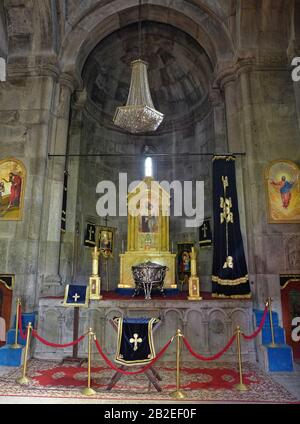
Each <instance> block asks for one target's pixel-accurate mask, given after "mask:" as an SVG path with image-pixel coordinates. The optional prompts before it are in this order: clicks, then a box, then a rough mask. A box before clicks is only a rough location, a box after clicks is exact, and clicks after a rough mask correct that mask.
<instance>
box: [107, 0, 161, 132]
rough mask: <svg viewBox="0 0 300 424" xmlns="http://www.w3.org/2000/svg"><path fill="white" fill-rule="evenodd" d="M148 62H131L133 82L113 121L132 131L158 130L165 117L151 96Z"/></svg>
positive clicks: (139, 60)
mask: <svg viewBox="0 0 300 424" xmlns="http://www.w3.org/2000/svg"><path fill="white" fill-rule="evenodd" d="M141 44H142V43H141V0H140V4H139V55H140V57H141ZM147 68H148V64H147V62H144V61H143V60H141V59H138V60H134V61H133V62H132V63H131V83H130V88H129V94H128V99H127V103H126V106H120V107H118V108H117V110H116V112H115V116H114V119H113V122H114V124H115V125H116V126H118V127H120V128H123V129H124V130H126V131H129V132H131V133H134V134H136V133H144V132H149V131H156V130H157V128H158V127H159V126H160V124H161V123H162V121H163V119H164V115H163V114H162V113H161V112H158V111H157V110H156V109H155V108H154V105H153V101H152V98H151V93H150V88H149V82H148V73H147Z"/></svg>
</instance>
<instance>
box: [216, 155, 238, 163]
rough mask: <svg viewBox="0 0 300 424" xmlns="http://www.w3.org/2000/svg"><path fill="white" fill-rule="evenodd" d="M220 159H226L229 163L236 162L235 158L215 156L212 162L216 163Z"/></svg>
mask: <svg viewBox="0 0 300 424" xmlns="http://www.w3.org/2000/svg"><path fill="white" fill-rule="evenodd" d="M219 159H226V161H227V162H229V161H230V160H233V161H235V160H236V158H235V156H214V157H213V159H212V160H213V161H215V160H219Z"/></svg>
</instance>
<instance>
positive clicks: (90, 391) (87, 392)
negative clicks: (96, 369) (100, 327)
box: [81, 328, 96, 396]
mask: <svg viewBox="0 0 300 424" xmlns="http://www.w3.org/2000/svg"><path fill="white" fill-rule="evenodd" d="M93 336H94V333H93V330H92V329H91V328H90V329H89V341H88V343H89V344H88V385H87V387H85V388H84V389H83V390H82V391H81V393H82V394H83V395H85V396H93V395H95V394H96V392H95V390H94V389H92V388H91V355H92V337H93Z"/></svg>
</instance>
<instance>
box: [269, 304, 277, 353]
mask: <svg viewBox="0 0 300 424" xmlns="http://www.w3.org/2000/svg"><path fill="white" fill-rule="evenodd" d="M268 305H269V315H270V328H271V338H272V342H271V343H270V344H269V345H268V346H269V347H277V344H276V343H275V337H274V327H273V316H272V298H271V297H269V298H268Z"/></svg>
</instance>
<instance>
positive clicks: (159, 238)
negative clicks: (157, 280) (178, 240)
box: [118, 177, 177, 293]
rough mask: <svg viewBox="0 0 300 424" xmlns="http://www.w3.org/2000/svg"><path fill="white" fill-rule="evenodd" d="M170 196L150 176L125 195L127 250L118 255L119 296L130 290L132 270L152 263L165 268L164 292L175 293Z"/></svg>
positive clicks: (132, 281) (133, 284)
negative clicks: (143, 264)
mask: <svg viewBox="0 0 300 424" xmlns="http://www.w3.org/2000/svg"><path fill="white" fill-rule="evenodd" d="M169 207H170V195H169V193H167V192H166V191H165V190H164V189H163V188H162V187H161V186H160V185H159V184H158V183H157V182H156V181H154V180H153V178H151V177H146V178H144V180H143V181H142V182H141V183H140V184H138V185H137V186H136V187H135V188H134V190H132V191H131V192H130V193H129V194H128V232H127V251H126V252H125V253H122V254H120V282H119V284H118V289H119V292H120V293H126V291H128V289H129V291H132V289H134V288H135V282H134V278H133V274H132V267H133V266H136V265H139V264H141V263H144V262H148V261H150V262H153V263H157V264H159V265H162V266H166V267H167V272H166V276H165V281H164V289H165V290H166V291H167V292H168V290H169V291H170V290H173V291H174V290H176V289H177V284H176V275H175V258H176V255H175V254H172V253H171V252H170V238H169Z"/></svg>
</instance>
